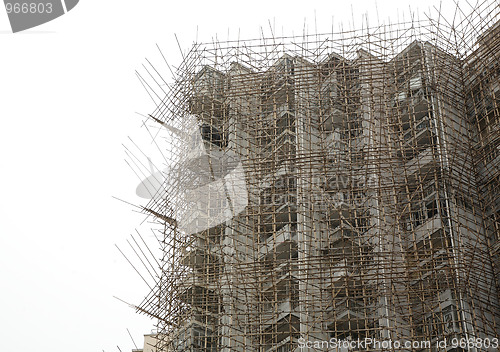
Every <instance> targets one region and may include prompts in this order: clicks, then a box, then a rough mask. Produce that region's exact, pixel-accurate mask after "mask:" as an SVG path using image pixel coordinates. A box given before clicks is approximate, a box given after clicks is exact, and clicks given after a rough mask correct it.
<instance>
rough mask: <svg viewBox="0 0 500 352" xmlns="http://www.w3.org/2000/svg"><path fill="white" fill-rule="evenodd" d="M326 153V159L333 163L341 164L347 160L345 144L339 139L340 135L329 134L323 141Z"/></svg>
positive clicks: (336, 133)
mask: <svg viewBox="0 0 500 352" xmlns="http://www.w3.org/2000/svg"><path fill="white" fill-rule="evenodd" d="M325 145H326V151H327V155H328V158H329V159H330V160H333V161H334V162H342V161H346V160H347V150H348V145H347V143H346V142H345V141H344V140H342V139H341V138H340V133H338V132H335V131H334V132H332V133H329V134H328V136H327V137H326V139H325Z"/></svg>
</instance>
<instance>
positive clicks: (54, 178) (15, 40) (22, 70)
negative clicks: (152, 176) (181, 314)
mask: <svg viewBox="0 0 500 352" xmlns="http://www.w3.org/2000/svg"><path fill="white" fill-rule="evenodd" d="M296 3H297V5H293V2H292V1H248V2H243V1H165V0H140V1H139V0H136V1H132V0H106V1H104V0H80V3H79V4H78V5H77V6H76V7H75V8H74V9H73V10H72V11H70V12H69V13H68V14H67V15H65V16H62V17H60V18H58V19H56V20H54V21H52V22H49V23H47V24H45V25H42V26H39V27H36V28H33V29H31V30H28V31H26V32H21V33H17V34H12V33H11V32H10V25H9V23H8V19H7V14H6V12H5V11H3V10H0V119H1V120H0V121H1V125H0V156H1V159H0V160H1V166H0V170H1V172H0V187H1V195H0V299H1V304H0V350H2V351H16V352H24V351H30V352H31V351H39V352H44V351H51V352H62V351H64V352H67V351H71V352H90V351H98V352H100V351H103V350H104V351H106V352H110V351H115V352H116V351H118V348H117V345H118V346H119V347H120V349H121V350H122V351H123V352H125V351H129V350H130V349H131V348H133V347H134V346H133V343H132V340H131V339H130V337H129V336H128V333H127V328H128V329H129V330H130V332H131V333H132V336H133V337H134V339H135V341H136V342H137V344H138V345H139V347H141V346H142V343H143V340H142V334H144V333H148V332H149V331H150V330H151V329H152V328H153V321H151V320H149V319H148V318H146V317H144V316H142V315H139V314H137V313H135V312H134V310H132V309H131V308H129V307H128V306H127V305H125V304H124V303H122V302H120V301H118V300H117V299H115V298H113V296H118V297H120V298H121V299H123V300H125V301H127V302H131V303H140V301H141V299H142V298H143V297H144V296H145V295H146V294H147V293H148V291H149V289H148V287H147V286H146V285H145V284H144V282H143V281H142V280H141V278H140V277H139V276H138V275H136V273H135V272H134V270H133V269H132V268H131V267H130V266H129V264H128V263H127V262H126V261H125V259H124V258H123V257H122V256H121V254H120V253H119V252H118V250H117V249H116V248H115V244H118V246H120V247H121V248H123V249H126V248H127V246H128V244H127V242H126V241H127V238H129V234H130V233H134V231H135V229H136V228H139V227H140V223H141V221H142V219H143V216H140V215H138V214H136V213H134V212H133V209H132V207H131V206H130V205H127V204H125V203H122V202H120V201H117V200H116V199H114V198H113V196H115V197H118V198H122V199H125V200H127V201H130V202H133V203H138V204H143V203H141V202H143V200H141V199H140V198H137V197H136V196H135V194H134V192H135V187H136V185H137V183H138V181H137V179H136V176H135V175H134V174H133V173H132V172H131V170H130V169H129V167H128V166H127V164H126V163H125V162H124V159H125V153H124V148H123V146H122V144H123V143H127V139H128V136H134V135H136V134H137V133H138V132H139V131H140V126H141V121H142V119H141V118H140V116H139V115H138V114H137V113H136V112H140V113H143V114H147V113H149V112H151V111H152V110H153V109H154V106H153V104H152V102H151V100H150V98H149V97H148V95H147V94H146V92H145V91H144V90H143V88H142V86H141V84H140V83H139V81H138V80H137V78H136V76H135V73H134V71H135V70H136V69H140V67H141V65H142V64H143V63H145V58H146V57H148V58H151V59H153V60H157V59H158V57H159V53H158V51H157V48H156V44H158V45H159V46H160V47H161V48H162V50H163V52H164V54H165V56H166V58H167V60H168V61H169V63H170V64H172V65H178V64H179V63H180V60H181V55H180V50H179V47H178V45H177V41H176V39H175V36H174V33H175V34H177V37H178V39H179V43H180V46H181V48H182V49H183V50H187V49H189V47H190V44H191V43H192V42H193V41H194V40H195V39H196V35H197V34H196V33H198V40H199V41H211V40H212V38H215V37H216V36H217V38H218V39H219V40H225V39H227V38H228V33H229V37H230V38H235V37H237V33H238V32H239V36H240V38H258V37H259V35H260V27H263V28H264V30H265V32H266V33H268V28H269V22H271V23H272V24H273V25H274V27H275V29H276V32H277V33H278V34H281V32H282V31H283V33H284V34H292V33H295V34H301V33H302V30H303V28H304V21H305V25H306V27H307V28H308V31H309V33H314V31H315V28H317V30H318V32H320V33H321V32H331V29H332V26H333V28H334V30H335V31H337V30H338V29H339V28H340V25H341V24H343V28H344V29H349V28H352V22H353V19H354V21H355V22H357V23H358V25H359V23H361V20H362V15H363V14H364V13H368V20H369V23H370V25H375V24H377V23H378V22H386V23H388V22H389V20H388V19H389V18H390V22H392V23H396V22H398V21H402V20H403V14H404V16H405V19H408V18H409V16H408V14H409V13H410V8H409V6H410V4H411V6H412V8H411V10H412V11H418V12H420V13H421V14H422V13H423V12H428V11H429V9H431V8H432V7H433V6H434V5H437V6H439V3H438V2H437V1H429V0H422V1H419V2H418V4H419V5H418V6H419V7H418V8H417V7H416V6H417V5H416V3H417V2H415V1H408V0H401V1H379V3H378V6H377V7H376V6H375V3H374V1H372V0H370V1H356V2H353V4H352V5H351V4H349V3H348V2H347V1H312V0H311V1H301V2H296ZM445 4H446V5H447V7H448V8H449V7H450V6H449V5H450V4H452V2H451V1H447V2H445ZM398 9H399V10H398ZM432 11H433V12H435V11H434V10H432ZM420 17H421V18H423V16H422V15H420ZM332 23H333V24H332ZM164 74H165V76H166V78H168V76H169V75H168V73H167V72H164ZM140 231H141V233H143V234H144V235H145V236H146V237H147V238H149V240H152V238H151V235H150V234H149V233H148V230H147V228H146V227H144V226H143V227H142V228H140Z"/></svg>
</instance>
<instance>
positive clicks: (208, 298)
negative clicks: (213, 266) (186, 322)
mask: <svg viewBox="0 0 500 352" xmlns="http://www.w3.org/2000/svg"><path fill="white" fill-rule="evenodd" d="M215 286H216V283H215V277H214V276H212V277H206V276H205V275H203V274H201V273H189V274H188V275H187V276H186V277H185V278H184V279H183V280H181V282H180V283H179V286H178V287H179V292H180V293H179V296H178V298H179V299H180V300H181V301H183V302H184V303H186V304H189V305H191V306H193V307H197V308H200V309H202V310H204V311H207V312H213V313H217V312H218V306H219V297H218V296H217V295H216V294H215V291H214V290H215Z"/></svg>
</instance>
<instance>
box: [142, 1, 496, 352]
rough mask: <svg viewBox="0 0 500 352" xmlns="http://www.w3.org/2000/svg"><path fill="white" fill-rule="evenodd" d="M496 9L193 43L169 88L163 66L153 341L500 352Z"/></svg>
mask: <svg viewBox="0 0 500 352" xmlns="http://www.w3.org/2000/svg"><path fill="white" fill-rule="evenodd" d="M499 19H500V17H499V6H498V3H497V2H493V3H491V4H490V3H484V4H481V5H479V6H478V7H477V8H476V9H475V10H474V11H473V12H472V13H471V15H468V16H466V20H464V21H462V22H460V23H454V24H453V25H452V24H448V25H447V22H446V21H443V20H442V19H441V20H440V21H434V20H432V19H427V20H425V21H420V22H415V21H413V22H411V23H402V24H398V25H387V26H378V27H374V28H365V29H362V30H359V31H351V32H339V33H330V34H321V35H319V34H314V35H306V34H304V35H302V36H296V37H271V38H267V39H266V38H260V39H256V40H247V41H242V40H238V41H234V42H232V41H228V42H214V43H210V44H206V43H204V44H195V45H194V46H193V47H192V49H191V51H190V52H188V53H187V54H186V55H185V57H184V61H183V62H182V64H181V65H180V66H179V68H178V71H177V72H176V76H175V79H176V81H175V84H174V85H171V86H169V90H168V91H167V92H166V94H165V93H163V92H162V93H158V92H160V91H161V90H159V89H155V88H153V85H154V83H155V82H157V81H158V83H159V82H160V81H159V80H158V79H154V77H156V76H155V74H156V73H155V71H154V70H152V69H150V70H148V73H150V74H151V76H150V77H152V79H150V80H149V81H148V80H145V81H144V82H145V87H146V88H147V89H148V91H150V93H151V95H152V97H153V98H154V99H156V100H157V109H156V110H155V111H154V112H152V113H151V115H150V120H149V121H148V122H147V124H148V125H150V126H152V128H157V130H158V131H157V132H155V133H156V135H157V143H158V145H159V146H160V147H161V149H162V150H163V151H164V152H163V154H164V155H165V164H167V165H168V169H167V171H161V172H160V173H157V174H156V176H155V175H153V176H152V177H149V178H148V179H146V180H145V181H144V182H143V184H142V185H141V186H140V187H139V188H141V187H142V190H140V191H142V192H143V193H144V192H147V193H149V194H150V197H149V198H150V200H149V201H148V202H145V203H144V204H143V209H144V212H145V213H146V214H148V215H149V216H151V219H154V221H155V222H157V223H158V224H159V225H160V226H161V230H160V231H159V233H160V234H161V236H160V237H161V238H160V244H161V246H162V251H163V253H164V255H163V257H162V258H160V259H161V261H159V263H160V266H161V268H160V277H159V278H158V280H157V282H156V286H155V288H154V289H153V290H152V291H151V293H150V294H149V295H148V296H147V297H146V299H145V300H144V302H143V303H142V304H141V305H139V306H138V307H137V308H138V310H139V311H141V312H143V313H145V314H148V315H150V316H152V317H154V318H155V319H157V329H158V333H157V335H155V339H152V340H151V341H154V343H153V345H154V346H152V348H154V349H155V350H157V351H214V352H215V351H228V352H229V351H251V352H264V351H265V352H283V351H302V350H308V351H316V350H317V351H324V350H329V351H334V350H338V351H348V350H366V351H390V350H393V351H486V350H488V351H497V350H498V338H499V337H500V336H499V335H500V305H499V299H500V294H499V293H500V285H499V283H500V275H499V274H500V271H499V267H500V260H499V252H500V197H499V193H500V78H499V75H500V22H498V21H499ZM148 82H149V83H148ZM158 87H162V85H161V84H159V85H158ZM162 89H163V88H162ZM155 94H157V95H155ZM156 97H157V98H156ZM158 180H160V181H158ZM146 203H147V204H146ZM445 339H447V344H446V345H443V344H441V345H438V343H439V342H440V341H441V342H442V341H443V340H445ZM334 341H338V342H347V343H348V344H347V345H346V344H345V343H344V345H340V346H338V345H334V344H333V342H334ZM356 341H366V342H368V343H366V344H365V345H363V344H361V345H356V344H355V342H356ZM369 341H371V343H370V342H369ZM471 341H472V342H474V343H475V344H471ZM478 341H479V342H478ZM356 343H357V342H356ZM467 343H468V344H467ZM148 351H149V349H148Z"/></svg>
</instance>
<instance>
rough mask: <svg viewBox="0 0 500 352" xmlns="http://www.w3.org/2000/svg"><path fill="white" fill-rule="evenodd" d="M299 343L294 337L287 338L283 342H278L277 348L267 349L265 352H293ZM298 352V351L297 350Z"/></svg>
mask: <svg viewBox="0 0 500 352" xmlns="http://www.w3.org/2000/svg"><path fill="white" fill-rule="evenodd" d="M298 343H299V341H298V339H297V338H295V337H293V336H287V337H286V338H285V339H283V340H282V341H280V342H278V343H277V344H276V345H275V346H273V347H271V348H269V349H266V350H265V352H291V351H295V348H296V346H297V345H298ZM297 351H298V349H297Z"/></svg>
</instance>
